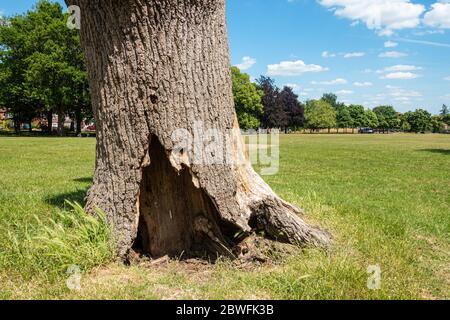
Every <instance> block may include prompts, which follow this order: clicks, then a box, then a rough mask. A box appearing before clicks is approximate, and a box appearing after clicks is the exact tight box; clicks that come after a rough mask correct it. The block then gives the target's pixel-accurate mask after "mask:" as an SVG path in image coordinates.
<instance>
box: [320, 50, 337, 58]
mask: <svg viewBox="0 0 450 320" xmlns="http://www.w3.org/2000/svg"><path fill="white" fill-rule="evenodd" d="M334 57H336V54H335V53H332V52H328V51H324V52H322V58H334Z"/></svg>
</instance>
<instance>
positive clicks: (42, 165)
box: [0, 134, 450, 299]
mask: <svg viewBox="0 0 450 320" xmlns="http://www.w3.org/2000/svg"><path fill="white" fill-rule="evenodd" d="M281 143H282V146H281V163H280V167H281V168H280V172H279V174H277V175H275V176H269V177H265V179H266V180H267V182H268V183H269V184H270V185H271V186H272V187H273V188H274V190H275V191H276V192H278V193H279V194H280V195H281V196H283V197H284V198H285V199H286V200H288V201H290V202H292V203H294V204H296V205H298V206H300V207H303V208H304V209H306V211H307V218H308V220H309V221H311V222H313V223H315V224H319V225H321V226H323V227H325V228H327V229H329V230H330V231H331V232H332V234H333V235H334V245H333V247H332V249H331V250H330V251H329V252H322V251H318V250H312V249H310V250H305V251H301V252H300V251H299V252H298V253H297V254H295V255H293V256H291V257H289V258H287V259H285V260H284V261H282V262H280V263H276V264H268V265H261V266H253V267H252V268H244V267H236V266H234V265H233V264H232V263H230V262H227V261H223V262H220V263H218V264H217V265H214V266H210V265H206V266H203V265H200V266H198V265H194V266H192V265H186V264H183V263H180V262H176V261H172V262H169V263H168V264H167V265H163V266H157V267H149V266H148V265H141V266H140V265H137V266H132V267H126V266H123V265H120V264H117V263H113V262H110V258H111V256H110V248H111V247H110V240H109V235H108V231H107V229H106V228H105V227H104V223H102V222H98V223H96V222H93V221H92V220H91V219H89V218H87V217H86V216H85V215H84V214H83V213H82V212H81V211H80V210H79V208H78V209H77V210H74V209H73V208H71V207H70V206H68V205H67V204H65V200H66V199H67V200H69V201H72V202H74V201H77V202H80V203H82V202H83V197H84V194H85V192H86V190H87V188H88V187H89V184H90V179H91V176H92V173H93V168H94V154H95V150H94V149H95V140H94V139H56V138H13V137H0V163H1V167H0V177H1V178H0V230H1V233H0V298H5V299H17V298H25V299H38V298H44V299H54V298H67V299H76V298H81V299H89V298H99V299H120V298H125V299H168V298H175V299H178V298H187V299H198V298H206V299H211V298H214V299H222V298H224V299H232V298H234V299H245V298H256V299H259V298H261V299H265V298H274V299H433V298H445V299H449V298H450V280H449V279H450V270H449V268H450V266H449V261H450V170H449V169H450V168H449V165H450V136H444V135H400V134H399V135H384V136H383V135H372V136H369V135H368V136H359V135H289V136H283V137H282V138H281ZM70 221H72V222H70ZM70 264H76V265H79V266H80V267H81V268H82V270H83V271H84V272H83V275H82V280H81V284H82V289H81V290H80V291H70V290H69V289H67V287H66V279H67V277H68V276H67V275H66V268H67V266H68V265H70ZM370 265H378V266H380V268H381V271H382V280H381V289H380V290H369V289H368V288H367V278H368V274H367V268H368V266H370Z"/></svg>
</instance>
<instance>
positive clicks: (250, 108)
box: [0, 0, 450, 135]
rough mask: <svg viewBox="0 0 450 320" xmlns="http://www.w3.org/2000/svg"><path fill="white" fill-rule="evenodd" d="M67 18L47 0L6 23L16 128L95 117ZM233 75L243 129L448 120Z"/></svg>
mask: <svg viewBox="0 0 450 320" xmlns="http://www.w3.org/2000/svg"><path fill="white" fill-rule="evenodd" d="M67 19H68V14H66V13H64V12H63V8H62V6H61V5H60V4H58V3H52V2H50V1H47V0H41V1H39V2H38V3H37V4H36V6H35V7H34V8H33V9H32V10H30V11H28V12H27V13H26V14H23V15H17V16H14V17H12V18H9V19H8V23H3V24H0V109H2V108H6V109H7V110H8V113H9V114H11V116H12V120H13V123H14V128H15V130H16V131H20V127H21V124H23V123H29V124H30V125H29V128H30V130H31V129H32V126H31V122H32V120H33V119H35V118H38V117H39V118H43V117H45V118H46V119H47V123H46V125H45V126H42V127H41V128H40V129H43V131H47V132H48V133H51V132H52V127H53V123H52V119H53V115H54V114H57V115H58V125H57V132H58V133H59V134H60V135H62V134H64V119H65V116H70V118H71V119H74V125H73V128H72V129H73V130H74V131H75V132H76V133H80V130H81V123H82V121H83V120H86V119H92V110H91V104H90V94H89V86H88V79H87V73H86V67H85V60H84V55H83V52H82V50H81V45H80V38H79V33H78V31H77V30H71V29H69V28H68V27H67ZM231 75H232V80H233V81H232V86H233V95H234V100H235V106H236V112H237V117H238V120H239V124H240V126H241V128H242V129H244V130H247V129H258V128H279V129H281V130H284V131H286V132H288V131H298V130H300V129H302V130H310V131H317V130H323V129H327V130H328V131H331V130H332V129H337V131H338V132H339V130H340V129H342V130H347V129H349V128H350V129H352V131H354V130H355V129H356V128H361V127H371V128H374V129H378V130H380V131H382V132H386V131H388V130H402V131H406V132H425V131H433V132H441V131H442V130H444V128H445V126H446V125H449V124H450V119H449V117H450V116H449V109H448V107H447V106H445V105H444V106H443V108H442V111H441V114H440V115H437V116H432V115H431V114H430V113H429V112H428V111H426V110H423V109H418V110H416V111H412V112H407V113H404V114H400V113H399V112H396V110H395V109H394V107H392V106H379V107H376V108H374V109H373V110H370V109H366V108H364V106H361V105H346V104H344V103H341V102H339V101H337V96H336V95H334V94H332V93H327V94H324V95H323V97H322V98H321V99H318V100H308V101H306V102H304V103H303V102H301V101H300V100H299V97H298V96H297V95H296V94H295V93H294V91H293V89H292V88H290V87H288V86H284V87H283V88H282V89H280V88H278V87H277V86H276V85H275V82H274V80H273V79H271V78H269V77H265V76H261V77H260V78H259V79H257V80H256V82H252V81H251V79H250V77H249V75H247V74H245V73H242V72H241V71H240V70H239V69H238V68H237V67H232V68H231Z"/></svg>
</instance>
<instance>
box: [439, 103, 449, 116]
mask: <svg viewBox="0 0 450 320" xmlns="http://www.w3.org/2000/svg"><path fill="white" fill-rule="evenodd" d="M449 114H450V109H449V108H448V107H447V106H446V105H445V104H443V105H442V109H441V112H440V115H441V116H443V117H445V116H447V115H449Z"/></svg>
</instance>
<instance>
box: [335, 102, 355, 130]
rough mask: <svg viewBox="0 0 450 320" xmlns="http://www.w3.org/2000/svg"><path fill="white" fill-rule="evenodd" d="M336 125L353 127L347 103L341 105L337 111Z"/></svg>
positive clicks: (343, 127) (345, 127) (344, 127)
mask: <svg viewBox="0 0 450 320" xmlns="http://www.w3.org/2000/svg"><path fill="white" fill-rule="evenodd" d="M336 125H337V127H338V128H342V129H347V128H353V119H352V116H351V114H350V111H349V108H348V106H346V105H343V106H340V107H339V108H338V109H337V112H336Z"/></svg>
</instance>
